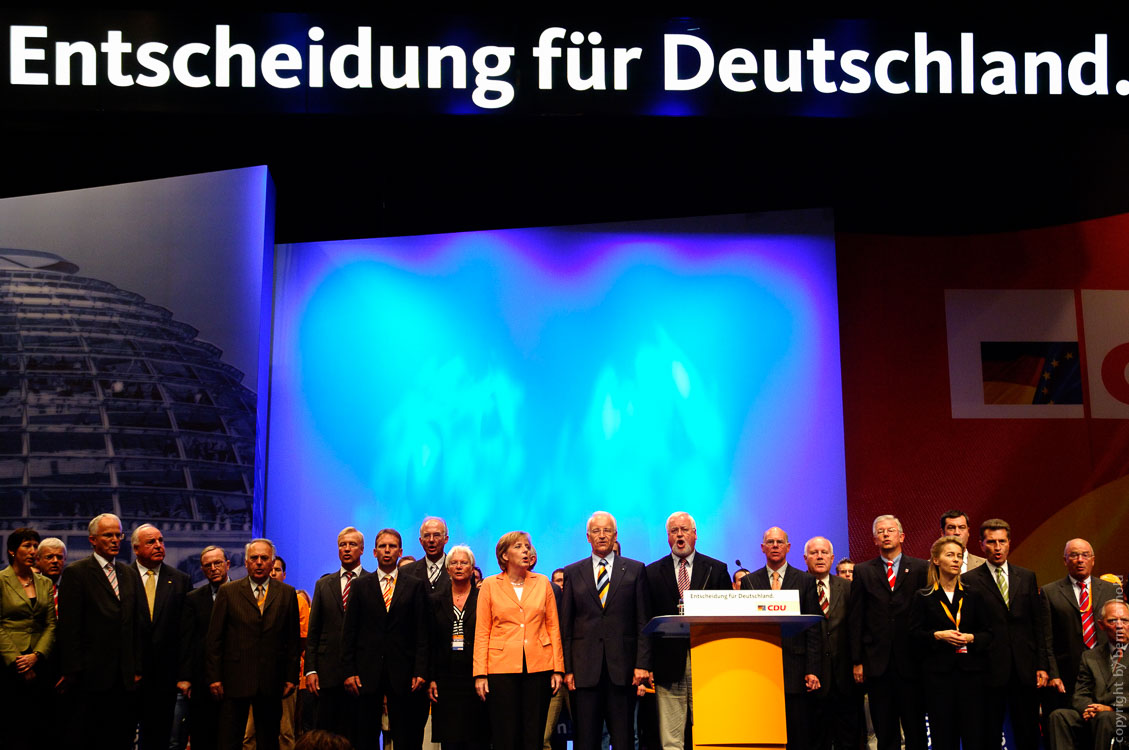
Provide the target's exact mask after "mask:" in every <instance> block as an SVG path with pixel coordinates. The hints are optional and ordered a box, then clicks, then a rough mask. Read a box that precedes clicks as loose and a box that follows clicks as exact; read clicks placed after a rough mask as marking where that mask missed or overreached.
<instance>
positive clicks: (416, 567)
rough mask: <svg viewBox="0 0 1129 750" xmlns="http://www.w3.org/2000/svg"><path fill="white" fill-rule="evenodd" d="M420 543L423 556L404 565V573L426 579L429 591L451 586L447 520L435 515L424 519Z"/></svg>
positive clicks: (420, 532)
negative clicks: (448, 564) (448, 573)
mask: <svg viewBox="0 0 1129 750" xmlns="http://www.w3.org/2000/svg"><path fill="white" fill-rule="evenodd" d="M419 543H420V546H422V547H423V557H422V558H420V559H419V560H415V561H414V562H410V563H406V564H405V565H403V566H402V568H401V569H402V571H403V573H404V574H405V575H409V576H415V577H416V578H419V579H422V580H423V581H426V582H427V586H428V590H429V591H435V590H436V589H438V588H441V587H443V586H450V585H451V577H450V576H449V575H447V552H446V549H447V522H446V521H444V520H443V519H442V518H436V517H434V516H429V517H428V518H425V519H423V523H422V524H420V527H419Z"/></svg>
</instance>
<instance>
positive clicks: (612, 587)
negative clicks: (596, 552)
mask: <svg viewBox="0 0 1129 750" xmlns="http://www.w3.org/2000/svg"><path fill="white" fill-rule="evenodd" d="M609 572H610V573H611V578H612V580H611V583H609V584H608V598H607V601H605V602H604V608H605V609H607V606H608V605H609V604H611V603H612V597H613V596H615V592H616V589H618V588H619V584H620V583H622V582H623V577H624V576H625V575H627V563H625V562H624V561H623V558H622V557H621V556H619V555H616V556H615V564H614V565H613V566H612V569H611V571H609ZM589 577H591V576H589ZM595 585H596V583H595V578H593V582H592V586H593V587H595ZM599 602H600V596H599V594H597V595H596V603H597V604H599Z"/></svg>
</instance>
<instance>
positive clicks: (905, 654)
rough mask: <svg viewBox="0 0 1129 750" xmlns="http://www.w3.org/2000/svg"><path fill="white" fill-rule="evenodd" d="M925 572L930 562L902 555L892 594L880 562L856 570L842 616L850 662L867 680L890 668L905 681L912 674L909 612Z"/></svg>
mask: <svg viewBox="0 0 1129 750" xmlns="http://www.w3.org/2000/svg"><path fill="white" fill-rule="evenodd" d="M928 570H929V563H927V562H925V561H924V560H920V559H918V558H916V557H910V556H909V555H906V554H904V553H903V554H902V560H901V565H900V567H899V569H898V570H897V571H896V575H897V578H896V579H895V581H894V590H893V591H891V590H890V584H889V582H887V580H886V561H885V560H884V559H883V558H882V557H875V558H873V559H871V560H867V561H866V562H861V563H859V564H858V565H856V566H855V578H854V580H853V581H852V582H851V600H850V607H849V608H848V612H847V622H848V625H849V627H850V634H851V638H850V641H851V663H852V664H862V665H863V675H864V676H865V677H866V678H867V679H871V678H874V677H881V676H882V675H884V674H886V672H887V670H890V669H893V670H894V671H895V673H897V674H898V675H899V676H901V677H905V678H909V679H913V678H914V677H915V676H916V675H917V663H916V658H915V655H914V649H913V647H912V645H911V644H910V637H909V610H910V604H911V603H912V602H913V596H914V594H915V593H917V591H918V590H919V589H923V588H925V582H926V578H927V576H928Z"/></svg>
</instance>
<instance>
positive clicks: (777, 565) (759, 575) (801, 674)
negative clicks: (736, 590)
mask: <svg viewBox="0 0 1129 750" xmlns="http://www.w3.org/2000/svg"><path fill="white" fill-rule="evenodd" d="M791 549H792V545H791V543H789V541H788V534H787V532H785V531H784V529H781V528H780V527H778V526H773V527H772V528H771V529H769V530H768V531H766V532H764V535H763V536H762V537H761V552H763V553H764V560H765V566H764V567H763V568H760V569H758V570H754V571H753V572H752V573H749V575H747V576H745V577H744V578H742V579H741V588H742V589H746V590H752V591H769V590H772V591H782V590H788V591H798V592H799V594H800V614H803V615H822V614H823V610H822V609H820V606H819V599H818V598H817V597H816V593H815V578H813V577H812V576H810V575H808V574H807V573H805V572H804V571H802V570H799V569H798V568H793V567H792V566H791V565H789V564H788V551H789V550H791ZM780 651H781V655H782V656H783V659H784V712H785V717H784V718H785V721H786V723H787V728H788V747H789V748H790V750H803V749H804V748H807V747H809V745H810V740H809V737H808V735H809V728H811V721H810V716H809V715H808V714H809V713H810V709H811V708H812V702H811V701H809V700H808V693H811V692H813V691H815V690H819V677H820V674H821V673H822V663H821V662H822V658H821V654H820V629H819V628H816V627H811V628H807V629H806V630H803V631H801V632H799V633H797V634H796V635H790V636H784V637H783V638H781V642H780Z"/></svg>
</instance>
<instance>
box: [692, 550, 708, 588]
mask: <svg viewBox="0 0 1129 750" xmlns="http://www.w3.org/2000/svg"><path fill="white" fill-rule="evenodd" d="M711 567H712V566H711V565H710V564H709V562H708V561H707V560H706V559H705V558H704V557H702V556H701V555H695V556H694V572H692V573H691V574H690V588H692V589H695V590H698V589H704V588H705V587H706V579H707V578H708V577H709V575H710V569H711Z"/></svg>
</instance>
